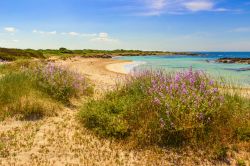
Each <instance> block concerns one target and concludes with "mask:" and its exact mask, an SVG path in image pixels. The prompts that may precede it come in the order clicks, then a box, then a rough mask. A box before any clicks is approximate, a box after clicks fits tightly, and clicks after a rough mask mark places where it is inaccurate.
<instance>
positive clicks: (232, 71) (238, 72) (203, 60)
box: [116, 52, 250, 86]
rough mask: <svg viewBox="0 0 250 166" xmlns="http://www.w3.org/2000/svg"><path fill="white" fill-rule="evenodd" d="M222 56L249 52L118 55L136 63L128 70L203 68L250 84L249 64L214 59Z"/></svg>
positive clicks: (235, 80)
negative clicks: (200, 54)
mask: <svg viewBox="0 0 250 166" xmlns="http://www.w3.org/2000/svg"><path fill="white" fill-rule="evenodd" d="M222 57H238V58H241V57H244V58H246V57H248V58H250V53H249V52H245V53H244V52H239V53H236V52H234V53H221V52H220V53H215V52H212V53H205V54H204V56H181V55H179V56H125V57H116V59H121V60H132V61H134V62H135V63H134V64H133V65H130V66H126V67H127V70H132V68H137V69H166V70H167V71H180V70H185V69H188V68H190V67H192V68H193V69H195V70H203V71H205V72H207V73H208V74H210V75H211V76H214V77H220V78H223V79H225V80H226V81H229V82H231V83H234V84H240V85H243V86H250V70H248V71H244V69H245V68H250V65H248V64H224V63H216V62H214V60H216V59H218V58H222Z"/></svg>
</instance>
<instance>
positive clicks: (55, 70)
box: [29, 64, 93, 103]
mask: <svg viewBox="0 0 250 166" xmlns="http://www.w3.org/2000/svg"><path fill="white" fill-rule="evenodd" d="M29 74H30V75H31V77H33V79H34V80H35V82H36V86H37V87H38V88H39V89H41V90H42V91H44V92H46V93H47V94H49V95H50V96H52V97H53V98H55V99H57V100H59V101H62V102H65V103H68V102H69V99H70V98H72V97H79V96H81V95H91V94H92V92H93V88H92V86H91V85H90V84H89V82H88V81H87V79H86V78H85V77H83V76H82V75H80V74H78V73H77V72H72V71H69V70H67V69H65V68H63V67H60V66H55V65H53V64H48V65H45V66H44V65H41V66H39V67H36V68H35V69H34V70H33V71H32V72H31V73H29Z"/></svg>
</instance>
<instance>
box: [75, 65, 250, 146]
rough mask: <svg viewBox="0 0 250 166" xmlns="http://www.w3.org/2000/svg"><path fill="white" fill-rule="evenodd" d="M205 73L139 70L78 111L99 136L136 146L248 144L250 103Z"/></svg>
mask: <svg viewBox="0 0 250 166" xmlns="http://www.w3.org/2000/svg"><path fill="white" fill-rule="evenodd" d="M224 88H226V86H225V85H221V84H220V83H219V82H217V81H216V80H212V79H211V78H210V77H209V76H207V74H205V73H203V72H201V71H193V70H192V69H190V70H188V71H184V72H179V73H175V74H167V73H166V72H162V71H159V72H151V71H144V72H140V73H136V74H134V75H133V76H132V77H130V78H128V79H127V82H126V83H125V85H123V86H121V87H118V88H117V89H116V90H114V91H111V92H108V93H107V94H106V96H104V97H103V98H102V99H99V100H92V101H90V102H89V103H87V104H86V105H84V106H83V108H82V110H81V111H80V114H79V115H80V119H81V120H82V122H83V123H84V125H85V126H86V127H88V128H90V129H92V130H94V131H95V132H96V133H98V134H99V135H101V136H104V137H115V138H119V139H129V140H131V141H132V142H136V144H137V145H142V146H145V145H152V144H153V145H160V146H180V145H192V146H199V147H208V146H209V147H211V146H217V145H221V144H226V145H227V144H230V143H232V142H239V141H248V140H249V139H250V135H249V133H250V120H249V119H250V101H249V100H248V99H244V98H242V97H241V96H240V95H237V94H234V95H232V94H228V93H225V92H221V91H220V89H224Z"/></svg>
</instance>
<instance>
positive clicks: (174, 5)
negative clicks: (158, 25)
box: [137, 0, 233, 16]
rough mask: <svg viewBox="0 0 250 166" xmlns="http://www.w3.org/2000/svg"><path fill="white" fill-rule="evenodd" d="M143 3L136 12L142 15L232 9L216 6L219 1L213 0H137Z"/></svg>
mask: <svg viewBox="0 0 250 166" xmlns="http://www.w3.org/2000/svg"><path fill="white" fill-rule="evenodd" d="M139 1H140V2H143V3H144V8H143V9H142V8H140V9H141V11H139V12H137V15H142V16H158V15H161V14H164V13H168V14H184V13H187V12H200V11H210V12H226V11H233V10H229V9H226V8H223V7H217V5H218V3H219V2H216V1H215V0H139Z"/></svg>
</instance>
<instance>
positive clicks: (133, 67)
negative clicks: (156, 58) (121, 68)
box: [125, 61, 147, 73]
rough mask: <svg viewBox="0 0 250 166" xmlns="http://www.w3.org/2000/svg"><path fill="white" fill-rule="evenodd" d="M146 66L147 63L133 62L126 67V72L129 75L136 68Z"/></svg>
mask: <svg viewBox="0 0 250 166" xmlns="http://www.w3.org/2000/svg"><path fill="white" fill-rule="evenodd" d="M145 64H147V62H145V61H133V63H131V64H128V65H125V70H126V71H127V72H128V73H129V72H131V71H133V70H134V69H135V68H136V67H138V66H141V65H145Z"/></svg>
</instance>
